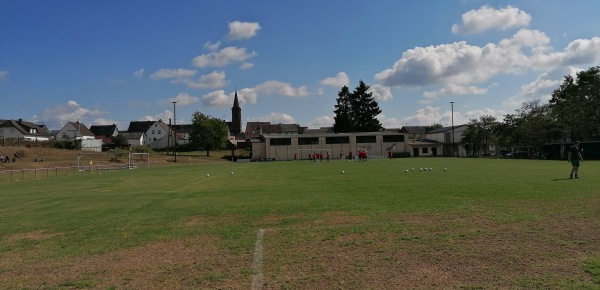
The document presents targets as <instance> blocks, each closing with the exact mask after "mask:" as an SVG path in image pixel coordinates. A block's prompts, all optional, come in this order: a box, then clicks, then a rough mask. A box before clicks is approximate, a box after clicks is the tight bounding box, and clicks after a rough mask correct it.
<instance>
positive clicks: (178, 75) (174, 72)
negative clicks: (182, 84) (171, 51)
mask: <svg viewBox="0 0 600 290" xmlns="http://www.w3.org/2000/svg"><path fill="white" fill-rule="evenodd" d="M196 73H198V72H197V71H196V70H191V69H183V68H178V69H166V68H162V69H159V70H158V71H156V72H155V73H153V74H152V75H150V78H151V79H153V80H160V79H182V78H188V77H192V76H194V75H195V74H196Z"/></svg>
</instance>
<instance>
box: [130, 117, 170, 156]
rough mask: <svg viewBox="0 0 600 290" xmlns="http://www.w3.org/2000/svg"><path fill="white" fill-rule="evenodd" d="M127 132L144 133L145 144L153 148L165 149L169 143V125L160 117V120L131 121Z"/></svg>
mask: <svg viewBox="0 0 600 290" xmlns="http://www.w3.org/2000/svg"><path fill="white" fill-rule="evenodd" d="M127 132H128V133H144V134H145V138H144V141H143V145H148V146H149V147H150V148H152V149H164V148H167V147H168V145H169V144H168V142H169V141H170V140H169V139H170V138H169V126H168V125H167V124H165V123H164V122H163V121H162V120H160V119H159V120H158V121H133V122H130V123H129V128H128V129H127Z"/></svg>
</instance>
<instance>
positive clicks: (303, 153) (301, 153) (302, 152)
mask: <svg viewBox="0 0 600 290" xmlns="http://www.w3.org/2000/svg"><path fill="white" fill-rule="evenodd" d="M315 153H316V154H318V153H322V154H323V160H325V159H327V156H329V159H332V158H333V156H332V155H331V149H328V148H311V149H298V157H297V159H298V160H312V159H313V157H312V155H313V154H315ZM309 154H310V155H309Z"/></svg>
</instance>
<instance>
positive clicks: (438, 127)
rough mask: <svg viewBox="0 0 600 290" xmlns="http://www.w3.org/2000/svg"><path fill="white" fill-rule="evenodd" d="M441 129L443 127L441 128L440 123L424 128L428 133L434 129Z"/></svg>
mask: <svg viewBox="0 0 600 290" xmlns="http://www.w3.org/2000/svg"><path fill="white" fill-rule="evenodd" d="M443 127H444V126H442V124H440V123H433V124H431V125H429V126H427V127H425V132H429V131H432V130H435V129H440V128H443Z"/></svg>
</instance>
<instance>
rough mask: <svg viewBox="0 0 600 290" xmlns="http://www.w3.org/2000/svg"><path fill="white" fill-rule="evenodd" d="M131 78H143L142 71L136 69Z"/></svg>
mask: <svg viewBox="0 0 600 290" xmlns="http://www.w3.org/2000/svg"><path fill="white" fill-rule="evenodd" d="M133 76H134V77H135V78H137V79H139V78H142V77H143V76H144V69H143V68H141V69H138V70H136V71H135V72H133Z"/></svg>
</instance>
